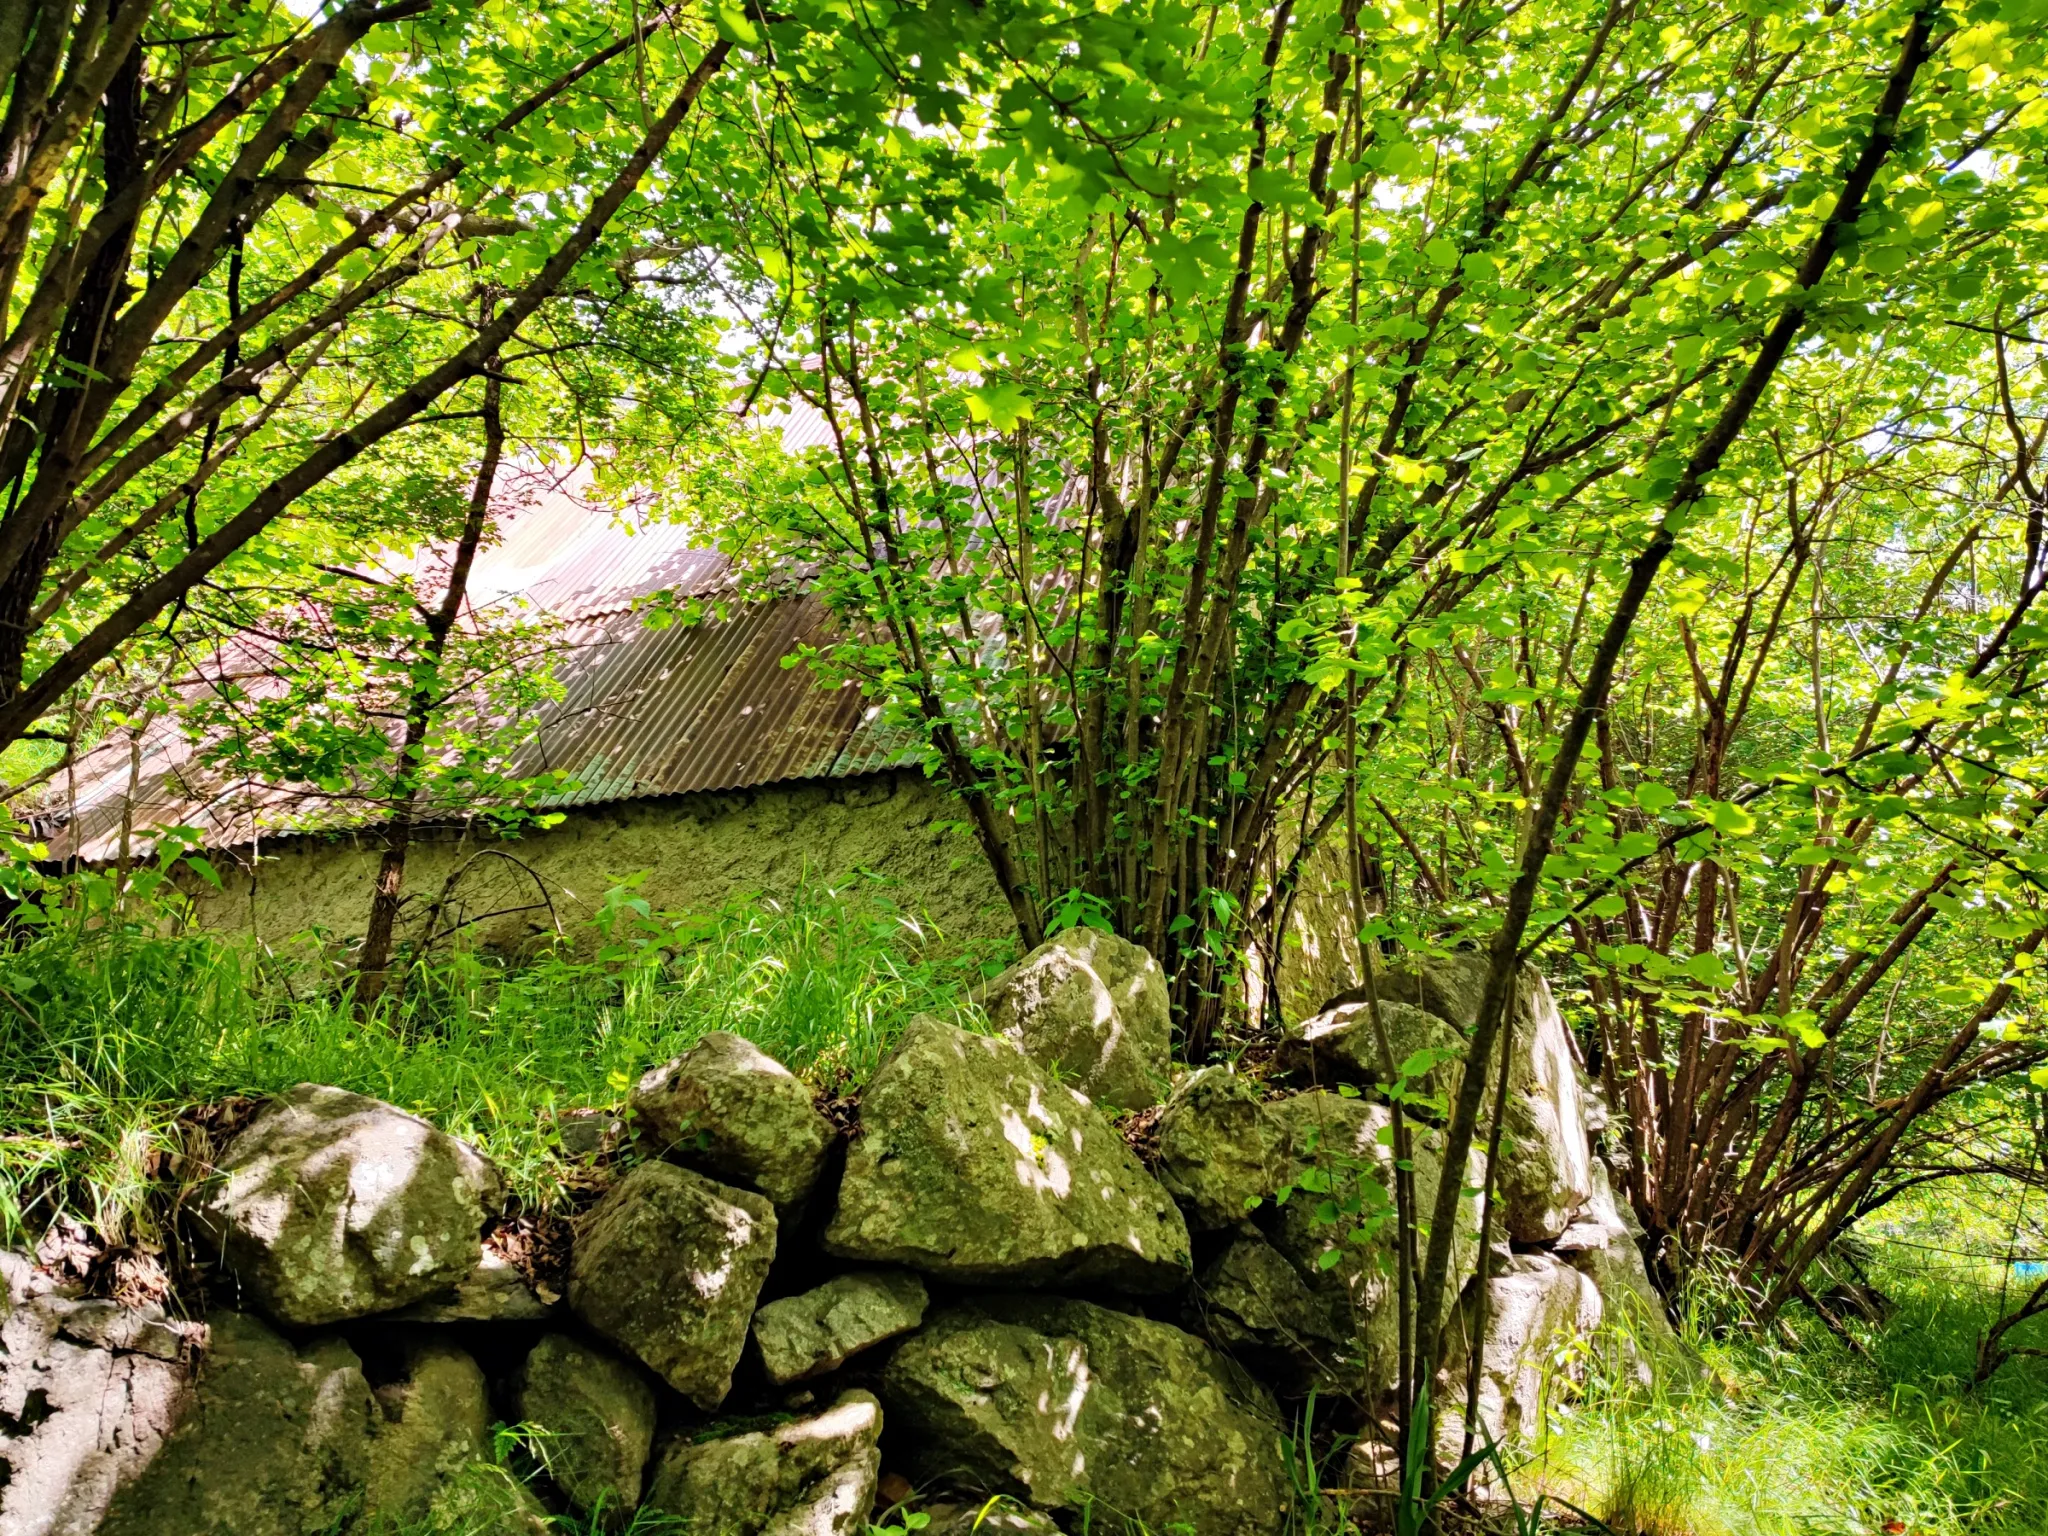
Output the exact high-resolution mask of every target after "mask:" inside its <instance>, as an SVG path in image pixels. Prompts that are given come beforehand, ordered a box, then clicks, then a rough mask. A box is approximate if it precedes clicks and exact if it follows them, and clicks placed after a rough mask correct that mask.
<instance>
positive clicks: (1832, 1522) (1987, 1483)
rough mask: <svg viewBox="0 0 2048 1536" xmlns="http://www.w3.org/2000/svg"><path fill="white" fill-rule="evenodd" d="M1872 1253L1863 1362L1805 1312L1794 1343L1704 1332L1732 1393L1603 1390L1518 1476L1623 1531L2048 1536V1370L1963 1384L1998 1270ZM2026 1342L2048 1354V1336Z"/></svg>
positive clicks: (1918, 1253) (2033, 1363)
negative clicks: (1890, 1305)
mask: <svg viewBox="0 0 2048 1536" xmlns="http://www.w3.org/2000/svg"><path fill="white" fill-rule="evenodd" d="M1946 1230H1949V1231H1951V1232H1952V1231H1953V1230H1954V1229H1953V1227H1949V1228H1946ZM1876 1252H1877V1265H1876V1271H1875V1278H1876V1279H1877V1281H1878V1284H1879V1286H1880V1288H1881V1289H1882V1290H1883V1291H1884V1293H1885V1294H1886V1295H1887V1296H1889V1297H1890V1299H1891V1300H1892V1301H1893V1302H1894V1303H1895V1304H1896V1307H1897V1310H1896V1311H1895V1312H1894V1313H1892V1314H1891V1316H1890V1317H1888V1318H1887V1320H1886V1321H1885V1322H1884V1323H1883V1324H1882V1325H1881V1326H1876V1327H1871V1326H1862V1327H1859V1328H1858V1329H1857V1336H1858V1337H1859V1338H1860V1339H1861V1341H1862V1342H1863V1344H1864V1346H1865V1348H1866V1350H1867V1351H1868V1355H1867V1358H1866V1357H1864V1356H1859V1355H1858V1354H1856V1353H1855V1352H1853V1351H1852V1350H1850V1349H1849V1348H1847V1347H1845V1346H1844V1345H1843V1344H1841V1343H1840V1342H1839V1341H1838V1340H1836V1339H1835V1338H1834V1337H1833V1336H1832V1335H1831V1334H1829V1333H1828V1332H1827V1331H1826V1330H1825V1329H1824V1328H1823V1327H1822V1325H1821V1324H1820V1323H1819V1322H1818V1321H1817V1320H1816V1319H1814V1318H1813V1317H1811V1315H1810V1314H1806V1313H1801V1312H1794V1313H1792V1314H1790V1315H1788V1319H1787V1321H1788V1324H1789V1326H1790V1328H1791V1337H1790V1338H1787V1337H1784V1336H1782V1335H1776V1336H1774V1335H1772V1334H1768V1333H1760V1332H1758V1331H1756V1330H1748V1329H1736V1330H1732V1331H1731V1332H1729V1333H1728V1334H1727V1335H1726V1336H1724V1337H1719V1338H1703V1337H1696V1338H1695V1340H1694V1342H1695V1343H1696V1345H1697V1346H1698V1347H1699V1349H1700V1351H1701V1353H1702V1354H1703V1356H1704V1357H1705V1358H1706V1360H1707V1362H1708V1365H1709V1367H1710V1368H1711V1371H1712V1373H1713V1376H1714V1377H1715V1378H1716V1379H1717V1380H1718V1382H1719V1383H1720V1384H1721V1385H1722V1387H1723V1388H1724V1390H1721V1391H1714V1390H1708V1391H1703V1392H1698V1393H1694V1394H1691V1395H1689V1396H1685V1397H1679V1396H1664V1397H1661V1398H1658V1399H1655V1400H1649V1401H1646V1400H1644V1399H1643V1398H1642V1397H1641V1396H1640V1395H1637V1394H1632V1393H1629V1392H1625V1391H1611V1392H1610V1391H1603V1390H1600V1389H1598V1388H1597V1387H1596V1388H1595V1390H1593V1391H1591V1392H1589V1393H1588V1394H1587V1396H1586V1397H1585V1398H1584V1399H1583V1400H1582V1401H1581V1402H1580V1403H1579V1404H1578V1405H1577V1406H1576V1407H1575V1408H1574V1409H1572V1410H1570V1411H1569V1413H1568V1415H1567V1416H1565V1417H1564V1418H1563V1419H1562V1422H1561V1423H1560V1424H1559V1426H1558V1428H1557V1430H1556V1432H1555V1433H1554V1435H1553V1437H1552V1439H1551V1441H1550V1443H1549V1444H1548V1445H1547V1446H1546V1447H1545V1448H1544V1452H1543V1454H1542V1456H1541V1457H1540V1458H1539V1459H1538V1461H1537V1463H1536V1464H1535V1465H1534V1466H1532V1467H1531V1468H1529V1469H1528V1470H1527V1471H1526V1472H1525V1473H1524V1477H1523V1482H1524V1483H1525V1484H1526V1485H1527V1486H1529V1487H1531V1488H1537V1487H1542V1488H1549V1489H1551V1490H1554V1491H1555V1492H1557V1493H1559V1494H1562V1495H1563V1496H1564V1497H1566V1498H1569V1499H1571V1500H1573V1502H1575V1503H1578V1504H1580V1505H1581V1506H1583V1507H1584V1508H1585V1509H1587V1510H1588V1511H1589V1512H1590V1513H1592V1514H1593V1515H1595V1516H1597V1517H1599V1518H1600V1519H1601V1520H1603V1521H1605V1522H1606V1523H1607V1524H1608V1525H1609V1526H1610V1527H1611V1528H1612V1529H1613V1530H1614V1531H1616V1532H1617V1533H1621V1536H1636V1533H1640V1536H1881V1533H1887V1532H1889V1533H1891V1536H1964V1533H1971V1536H1993V1533H1996V1536H2022V1533H2025V1536H2039V1533H2041V1532H2044V1531H2048V1368H2044V1362H2043V1361H2040V1360H2037V1359H2028V1358H2021V1359H2018V1360H2014V1361H2012V1362H2010V1363H2009V1364H2007V1365H2006V1366H2005V1367H2004V1368H2003V1369H2002V1370H2000V1371H1999V1372H1998V1374H1997V1375H1995V1376H1994V1377H1993V1378H1992V1379H1991V1381H1990V1382H1988V1383H1986V1384H1985V1385H1983V1386H1981V1387H1975V1386H1973V1385H1972V1382H1971V1376H1972V1373H1973V1369H1974V1366H1975V1360H1976V1340H1977V1337H1978V1334H1979V1332H1980V1331H1981V1330H1982V1329H1983V1328H1985V1327H1986V1326H1988V1324H1989V1323H1990V1322H1991V1321H1992V1320H1993V1319H1994V1318H1995V1317H1996V1316H1997V1315H1998V1311H1997V1308H1998V1305H1999V1297H1998V1291H1997V1275H1998V1267H1997V1266H1996V1265H1993V1264H1990V1263H1973V1262H1970V1261H1967V1260H1956V1259H1953V1258H1949V1259H1944V1258H1942V1257H1941V1256H1939V1255H1933V1254H1929V1253H1928V1252H1926V1251H1925V1250H1924V1249H1922V1248H1919V1247H1907V1246H1905V1239H1903V1238H1895V1240H1894V1242H1893V1243H1892V1244H1890V1245H1887V1244H1886V1243H1885V1242H1884V1241H1883V1240H1882V1239H1880V1240H1879V1241H1878V1243H1877V1244H1876ZM2040 1326H2041V1325H2039V1324H2037V1323H2030V1324H2027V1325H2025V1327H2023V1328H2022V1329H2021V1330H2020V1331H2021V1332H2022V1333H2023V1334H2024V1333H2026V1332H2027V1330H2028V1329H2033V1328H2037V1327H2040ZM2022 1342H2026V1343H2032V1344H2037V1345H2040V1344H2048V1328H2044V1329H2043V1331H2042V1332H2041V1333H2038V1334H2036V1335H2035V1336H2034V1337H2032V1338H2028V1339H2024V1340H2022Z"/></svg>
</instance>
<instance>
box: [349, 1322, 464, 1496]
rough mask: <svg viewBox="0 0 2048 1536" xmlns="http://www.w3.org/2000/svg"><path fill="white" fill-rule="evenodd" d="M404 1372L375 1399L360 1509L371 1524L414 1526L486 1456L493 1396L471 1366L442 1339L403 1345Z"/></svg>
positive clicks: (462, 1352) (375, 1393)
mask: <svg viewBox="0 0 2048 1536" xmlns="http://www.w3.org/2000/svg"><path fill="white" fill-rule="evenodd" d="M404 1367H405V1374H404V1376H402V1377H401V1378H400V1379H398V1380H397V1381H393V1382H389V1383H386V1384H384V1385H382V1386H379V1387H378V1388H376V1390H375V1392H374V1393H373V1396H374V1398H375V1400H376V1406H377V1412H376V1415H375V1416H374V1417H373V1419H372V1423H371V1429H372V1433H371V1437H370V1463H369V1478H368V1484H367V1487H366V1490H365V1495H364V1499H363V1507H364V1513H365V1514H367V1515H368V1516H370V1517H371V1519H373V1520H381V1521H383V1522H384V1523H385V1524H387V1525H393V1526H401V1527H417V1526H419V1525H423V1524H426V1523H427V1522H428V1521H429V1520H430V1519H431V1518H432V1516H433V1515H434V1513H435V1511H436V1507H437V1506H438V1505H439V1504H440V1502H441V1499H442V1497H443V1495H444V1493H445V1492H446V1491H447V1490H448V1489H449V1488H450V1487H451V1486H453V1485H455V1484H457V1483H459V1482H460V1481H461V1480H462V1479H463V1478H464V1476H465V1475H466V1474H467V1473H468V1471H469V1469H470V1468H471V1467H472V1466H474V1465H475V1464H476V1463H478V1462H480V1461H482V1460H484V1459H485V1458H486V1457H487V1456H488V1455H489V1454H490V1432H491V1397H490V1389H489V1388H488V1387H487V1386H486V1385H485V1383H484V1373H483V1372H482V1371H481V1370H479V1369H478V1368H477V1363H476V1361H474V1360H472V1359H471V1358H470V1357H469V1356H468V1354H466V1353H465V1352H464V1351H462V1350H460V1349H457V1348H456V1347H455V1346H454V1345H453V1344H450V1343H448V1342H446V1341H445V1340H442V1339H437V1338H433V1337H419V1338H414V1339H412V1340H409V1341H407V1343H406V1345H405V1347H404Z"/></svg>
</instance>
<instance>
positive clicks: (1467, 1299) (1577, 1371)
mask: <svg viewBox="0 0 2048 1536" xmlns="http://www.w3.org/2000/svg"><path fill="white" fill-rule="evenodd" d="M1492 1269H1493V1273H1492V1274H1491V1276H1490V1277H1489V1278H1488V1281H1487V1305H1486V1328H1485V1331H1484V1333H1483V1334H1482V1336H1481V1338H1480V1346H1479V1415H1478V1418H1479V1423H1478V1426H1477V1428H1476V1429H1475V1432H1474V1436H1473V1444H1474V1447H1475V1448H1476V1447H1478V1446H1480V1445H1483V1444H1485V1443H1486V1441H1487V1439H1488V1438H1491V1440H1492V1441H1493V1443H1494V1444H1496V1445H1498V1446H1501V1447H1502V1448H1504V1449H1506V1448H1512V1447H1517V1446H1523V1445H1528V1444H1532V1443H1533V1442H1534V1441H1535V1440H1536V1438H1537V1437H1538V1436H1539V1435H1540V1434H1541V1432H1542V1427H1543V1417H1544V1413H1545V1410H1546V1409H1547V1408H1548V1407H1550V1406H1554V1405H1555V1404H1557V1403H1558V1402H1560V1401H1561V1400H1562V1399H1563V1398H1564V1397H1565V1396H1566V1395H1567V1394H1568V1393H1569V1391H1570V1389H1571V1388H1572V1386H1573V1385H1575V1384H1576V1383H1577V1382H1578V1381H1579V1380H1580V1379H1582V1378H1583V1376H1584V1374H1585V1368H1584V1361H1583V1358H1582V1352H1580V1351H1577V1350H1575V1349H1574V1348H1573V1346H1575V1345H1578V1344H1580V1343H1581V1342H1582V1341H1584V1340H1586V1339H1589V1338H1591V1336H1592V1334H1593V1332H1594V1330H1595V1329H1597V1328H1598V1327H1599V1326H1600V1293H1599V1291H1598V1290H1597V1289H1596V1288H1595V1287H1594V1285H1593V1282H1592V1281H1591V1280H1589V1279H1587V1278H1586V1277H1585V1276H1584V1275H1582V1274H1580V1273H1579V1272H1578V1271H1577V1270H1575V1269H1573V1268H1571V1267H1570V1266H1569V1265H1566V1264H1561V1263H1559V1262H1558V1261H1557V1260H1556V1259H1554V1258H1552V1257H1551V1256H1550V1255H1548V1254H1542V1253H1516V1254H1508V1255H1505V1256H1501V1257H1497V1258H1496V1259H1495V1261H1494V1263H1493V1265H1492ZM1478 1291H1479V1285H1478V1282H1477V1281H1476V1280H1475V1281H1474V1282H1473V1283H1472V1284H1471V1285H1469V1286H1467V1287H1466V1292H1465V1295H1464V1297H1463V1299H1462V1300H1461V1301H1460V1302H1459V1305H1458V1308H1457V1310H1456V1311H1455V1312H1453V1313H1452V1315H1451V1319H1450V1321H1449V1323H1448V1324H1447V1325H1446V1326H1445V1328H1444V1364H1443V1370H1442V1374H1441V1375H1440V1376H1439V1377H1438V1385H1437V1400H1438V1401H1437V1443H1438V1445H1439V1447H1440V1448H1441V1451H1440V1454H1441V1455H1443V1456H1445V1457H1447V1458H1449V1459H1450V1460H1451V1461H1455V1460H1456V1459H1457V1457H1458V1454H1459V1452H1460V1451H1461V1450H1462V1447H1463V1444H1464V1438H1465V1403H1466V1395H1467V1392H1468V1390H1469V1388H1468V1385H1467V1384H1468V1381H1469V1379H1470V1376H1469V1373H1470V1371H1471V1369H1472V1366H1471V1358H1472V1325H1473V1318H1474V1313H1475V1311H1476V1309H1477V1306H1478V1301H1477V1297H1478Z"/></svg>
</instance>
